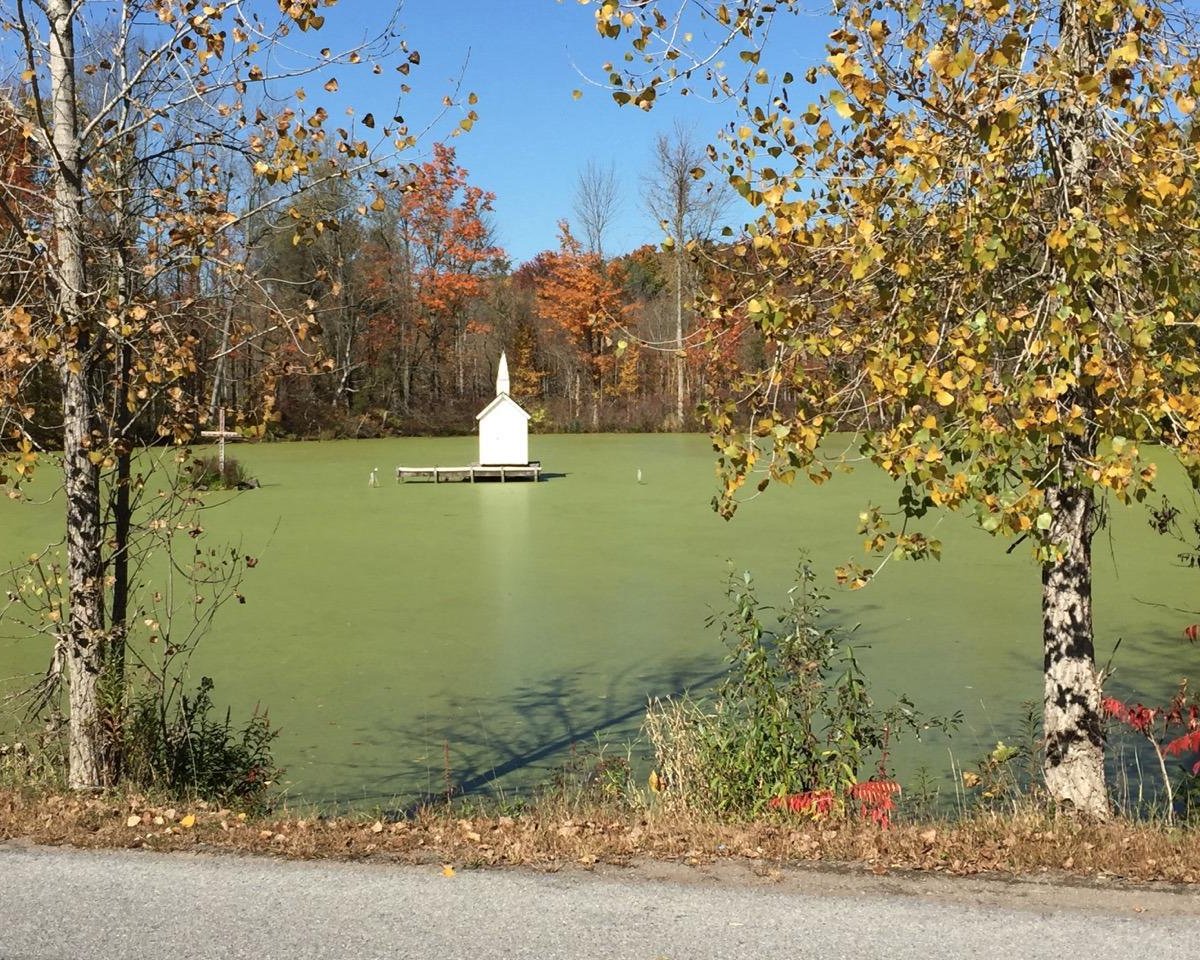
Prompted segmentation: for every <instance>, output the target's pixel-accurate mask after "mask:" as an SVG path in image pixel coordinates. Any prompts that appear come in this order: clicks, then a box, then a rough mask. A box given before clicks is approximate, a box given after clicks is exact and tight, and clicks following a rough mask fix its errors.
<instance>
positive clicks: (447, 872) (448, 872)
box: [442, 863, 454, 877]
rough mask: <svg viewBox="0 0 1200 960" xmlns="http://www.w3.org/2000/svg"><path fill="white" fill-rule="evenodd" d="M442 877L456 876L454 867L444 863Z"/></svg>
mask: <svg viewBox="0 0 1200 960" xmlns="http://www.w3.org/2000/svg"><path fill="white" fill-rule="evenodd" d="M442 876H443V877H452V876H454V868H453V867H452V866H450V864H448V863H443V864H442Z"/></svg>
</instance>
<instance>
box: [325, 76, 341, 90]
mask: <svg viewBox="0 0 1200 960" xmlns="http://www.w3.org/2000/svg"><path fill="white" fill-rule="evenodd" d="M337 88H338V82H337V78H336V77H331V78H330V80H329V82H328V83H326V84H325V89H326V90H327V91H328V92H329V93H337Z"/></svg>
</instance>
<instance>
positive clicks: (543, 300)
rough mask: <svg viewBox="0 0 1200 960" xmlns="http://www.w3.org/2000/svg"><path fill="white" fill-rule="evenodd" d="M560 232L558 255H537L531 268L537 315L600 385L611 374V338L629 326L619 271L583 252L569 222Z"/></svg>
mask: <svg viewBox="0 0 1200 960" xmlns="http://www.w3.org/2000/svg"><path fill="white" fill-rule="evenodd" d="M558 229H559V249H558V251H556V252H554V251H546V252H544V253H541V254H539V255H538V256H537V258H536V260H535V261H534V264H532V265H531V267H530V274H531V276H532V277H533V284H534V290H535V294H536V304H537V312H538V315H539V316H541V317H542V319H543V320H547V321H549V322H550V323H552V324H553V325H554V326H555V327H556V328H557V329H558V330H560V331H561V332H562V333H564V334H565V335H566V337H567V339H568V340H569V341H570V343H571V344H572V345H573V346H574V347H575V349H576V350H577V351H578V352H579V354H580V357H581V359H583V360H584V361H585V362H586V363H587V365H588V366H589V368H590V373H591V375H592V380H593V383H594V384H597V385H598V384H600V383H601V382H602V381H603V380H604V378H605V375H606V374H608V373H610V372H611V371H612V370H613V367H614V364H615V363H616V345H615V343H614V341H613V334H614V333H616V332H617V330H618V329H620V328H622V327H623V326H624V324H625V321H626V318H625V312H626V305H625V302H624V294H623V290H622V272H621V268H620V266H619V264H616V263H605V262H604V261H603V260H601V259H600V257H599V256H598V255H596V254H594V253H587V252H585V251H584V250H583V247H582V245H581V244H580V243H579V241H578V240H576V239H575V237H574V236H572V235H571V229H570V227H569V226H568V225H567V222H566V221H565V220H563V221H560V222H559V225H558Z"/></svg>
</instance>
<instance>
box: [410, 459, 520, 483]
mask: <svg viewBox="0 0 1200 960" xmlns="http://www.w3.org/2000/svg"><path fill="white" fill-rule="evenodd" d="M541 479H542V462H541V461H540V460H531V461H530V462H529V463H518V464H510V465H507V466H502V465H492V464H488V465H487V466H481V465H480V464H478V463H472V464H469V465H468V466H465V467H397V468H396V482H397V483H403V482H405V481H408V480H432V481H433V482H434V483H463V482H467V483H475V482H476V481H480V482H484V481H493V482H494V481H496V480H499V481H500V482H501V483H507V482H508V481H509V480H532V481H533V482H534V483H537V482H538V481H539V480H541Z"/></svg>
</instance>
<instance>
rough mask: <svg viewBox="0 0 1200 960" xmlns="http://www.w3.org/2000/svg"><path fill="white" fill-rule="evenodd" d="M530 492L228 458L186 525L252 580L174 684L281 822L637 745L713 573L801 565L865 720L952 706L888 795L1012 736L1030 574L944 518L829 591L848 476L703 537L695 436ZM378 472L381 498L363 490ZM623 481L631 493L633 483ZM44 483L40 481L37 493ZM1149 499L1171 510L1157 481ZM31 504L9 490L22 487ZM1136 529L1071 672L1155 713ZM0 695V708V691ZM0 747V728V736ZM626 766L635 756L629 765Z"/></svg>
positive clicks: (1034, 593) (844, 544)
mask: <svg viewBox="0 0 1200 960" xmlns="http://www.w3.org/2000/svg"><path fill="white" fill-rule="evenodd" d="M531 445H532V454H533V456H535V457H538V458H539V459H541V461H542V463H543V468H544V469H545V470H546V471H547V473H548V476H549V479H546V480H544V481H543V482H542V483H539V484H531V483H508V484H503V485H501V484H475V485H470V484H441V485H437V486H435V485H433V484H428V483H405V484H396V483H394V482H393V481H392V480H390V477H391V475H392V471H393V470H394V468H395V466H396V465H397V464H401V463H403V464H407V465H421V466H423V465H433V464H441V465H456V464H461V463H468V462H470V461H471V460H472V459H474V455H475V441H474V440H473V439H472V438H448V439H400V440H379V441H345V442H332V443H297V444H275V445H256V446H245V447H240V448H237V449H236V450H235V451H234V452H235V453H236V454H237V456H238V458H239V459H240V460H241V461H242V462H243V463H244V464H245V465H246V466H247V467H248V468H249V470H250V472H251V473H252V474H253V475H254V476H256V477H258V478H259V480H260V481H261V482H262V488H261V489H258V490H253V491H249V492H246V493H244V494H240V495H237V496H235V497H233V498H232V499H230V500H229V502H227V503H225V504H223V505H222V506H220V508H219V509H214V510H211V511H207V512H206V514H205V519H204V525H205V527H206V529H207V534H206V539H207V542H208V543H210V544H217V543H221V542H234V543H238V544H240V549H242V550H243V551H244V552H245V553H247V554H252V555H254V556H256V557H258V558H259V562H258V564H257V566H256V567H255V568H254V569H253V570H250V571H248V572H247V576H246V580H245V583H244V586H243V592H244V594H245V596H246V600H247V602H246V604H245V605H238V604H230V605H227V606H226V607H224V608H223V609H222V610H221V612H220V613H219V615H218V617H217V622H216V624H215V628H214V630H213V631H212V634H211V635H210V636H208V637H206V638H205V639H204V641H203V642H202V644H201V646H200V648H199V650H198V652H197V654H196V657H195V659H194V661H193V664H192V673H193V675H194V679H196V680H198V679H199V677H200V676H201V675H202V674H203V675H211V676H212V677H213V678H214V679H215V681H216V691H215V692H216V696H217V699H218V700H219V701H220V702H221V703H222V704H225V703H228V704H231V705H232V706H233V708H234V710H235V713H236V712H237V711H246V710H249V709H250V708H252V707H253V706H254V705H255V704H256V703H259V702H261V703H262V704H264V705H266V706H267V707H268V708H269V710H270V716H271V719H272V722H273V723H274V724H275V725H276V726H278V727H279V728H280V729H281V731H282V734H281V736H280V738H279V739H278V741H276V754H277V759H278V761H279V762H280V763H281V764H282V765H283V766H284V767H286V768H287V773H286V777H285V780H286V782H287V785H288V788H289V790H290V791H291V793H292V794H293V795H294V796H296V797H300V798H303V799H305V800H308V801H319V802H338V803H356V802H368V803H385V804H386V803H391V802H406V801H408V800H411V799H412V798H414V797H415V796H417V795H420V794H423V793H438V792H440V791H441V790H442V789H443V785H444V783H445V779H446V766H447V763H448V765H449V776H450V778H451V779H452V780H453V781H454V783H456V784H457V785H460V786H461V787H463V788H465V789H466V790H468V791H491V792H497V793H510V794H511V793H517V792H520V791H522V790H524V789H527V788H528V787H530V786H531V785H533V784H536V783H538V782H542V781H544V780H545V779H546V778H547V777H548V776H550V775H552V774H553V772H554V771H555V770H556V769H557V768H559V767H560V765H561V764H562V763H563V762H564V759H565V758H566V757H568V756H569V755H570V754H571V752H572V750H575V751H581V750H589V749H594V748H595V747H596V744H597V742H598V738H599V741H603V742H607V743H609V744H610V745H611V747H610V750H612V749H615V750H617V751H619V752H623V749H624V747H623V745H624V744H626V743H628V742H630V741H632V740H633V738H634V737H635V736H636V735H637V732H638V728H639V724H640V719H641V716H642V713H643V710H644V707H645V703H646V698H647V697H648V696H663V695H667V694H671V693H675V692H678V691H681V690H683V689H686V688H689V687H691V688H693V689H697V690H703V689H706V688H707V687H709V686H710V685H711V684H712V682H713V680H714V678H715V676H716V674H717V672H718V671H719V670H720V668H721V662H722V657H723V655H724V652H725V651H724V649H723V647H722V646H721V644H720V641H719V638H718V637H717V636H716V634H715V633H714V632H713V631H711V630H708V629H706V628H705V625H704V622H705V619H706V618H707V617H708V616H709V615H710V613H711V612H712V611H713V610H714V609H715V608H717V607H719V606H720V605H721V602H722V598H723V591H724V580H725V577H726V575H727V574H728V572H729V571H730V569H731V568H732V569H734V570H737V571H741V570H750V571H752V572H753V574H754V575H755V577H756V580H757V581H758V583H759V585H760V593H761V596H762V598H763V599H765V600H768V601H772V602H774V601H777V600H781V599H782V597H783V591H784V590H785V589H786V587H787V586H788V584H789V583H790V579H791V574H792V571H793V570H794V568H795V565H796V562H797V560H798V558H799V556H800V551H801V549H806V550H807V551H808V552H809V553H810V554H811V556H812V558H813V560H814V561H815V564H816V567H817V570H818V572H819V573H820V574H821V575H822V577H823V578H824V579H825V582H826V583H827V584H828V585H829V587H830V589H831V590H832V591H833V597H834V604H835V607H836V612H837V616H838V617H839V618H840V620H841V621H842V622H844V623H846V624H854V623H858V624H860V627H859V629H858V631H857V633H856V634H855V638H856V643H858V644H860V645H864V646H869V649H868V650H865V651H864V652H863V653H862V656H861V659H862V662H863V664H864V666H865V667H866V669H867V671H868V673H869V674H870V676H871V677H872V678H873V680H874V684H875V687H874V689H875V692H876V695H877V697H878V699H880V700H886V699H889V698H894V697H895V696H898V695H900V694H907V695H909V696H910V697H912V698H913V699H914V700H915V701H916V703H917V704H918V706H919V707H921V708H922V709H924V710H925V711H926V712H929V713H950V712H953V711H955V710H962V711H963V713H964V714H965V717H966V722H965V724H964V726H963V728H962V729H961V730H960V731H959V732H958V733H957V734H955V736H954V737H953V739H951V740H950V741H946V740H945V739H938V740H934V741H931V742H927V743H925V744H922V745H917V746H912V747H908V748H906V749H904V750H902V751H901V753H900V754H899V763H900V767H901V771H900V772H901V775H902V776H904V775H909V776H911V774H912V773H913V771H915V770H916V769H917V768H918V767H920V766H924V767H927V768H928V769H929V770H931V771H933V772H935V773H936V774H943V773H946V772H947V771H949V769H950V765H951V763H950V756H951V752H952V753H953V756H954V757H955V759H956V760H957V762H959V763H967V764H970V763H971V762H973V761H974V760H976V759H977V758H978V757H979V756H980V754H981V753H983V752H984V751H985V750H986V749H987V748H988V747H989V746H990V745H992V744H994V743H995V741H996V740H997V739H1011V738H1013V737H1014V736H1016V735H1017V733H1018V727H1019V723H1018V717H1019V715H1020V714H1021V712H1022V711H1021V704H1022V702H1023V701H1028V700H1036V699H1038V698H1039V697H1040V690H1041V675H1040V670H1041V651H1040V626H1039V602H1040V596H1039V575H1038V570H1037V568H1036V567H1035V565H1034V564H1033V563H1032V561H1031V560H1030V559H1029V557H1028V553H1027V551H1026V550H1025V549H1024V548H1023V547H1021V548H1018V549H1017V550H1016V551H1014V553H1013V554H1012V555H1006V554H1005V550H1004V544H1002V543H999V542H997V541H995V540H993V539H992V538H991V537H989V536H988V535H986V534H984V533H982V532H981V531H979V530H978V529H977V528H976V527H974V525H973V524H972V523H971V522H970V521H969V520H967V519H965V518H961V517H944V518H942V519H940V520H938V519H937V518H933V519H931V521H930V523H929V524H928V525H927V528H926V529H931V528H932V527H933V526H934V525H935V524H936V535H937V536H938V537H940V538H941V539H942V540H943V542H944V544H945V548H944V560H943V561H942V562H941V563H935V562H925V563H919V564H915V563H893V564H889V565H888V566H887V568H886V569H885V570H884V572H883V573H882V575H881V576H880V577H879V578H878V579H877V581H876V582H875V583H873V584H872V585H871V586H869V587H868V588H867V589H865V590H862V591H859V592H856V593H850V592H847V591H842V590H837V589H836V588H833V579H832V571H833V568H834V567H835V566H836V565H837V564H838V563H841V562H844V561H845V560H847V559H861V543H860V538H859V537H858V536H857V535H856V534H855V526H856V521H857V516H858V513H859V511H860V510H861V509H862V508H863V507H864V506H866V505H867V503H868V502H872V501H873V502H875V503H880V504H883V505H885V506H886V505H887V504H889V503H890V502H894V498H895V493H894V490H893V488H892V485H891V483H890V482H889V481H888V480H887V479H886V478H884V477H882V475H881V474H879V473H878V472H877V471H875V470H874V469H872V468H869V467H868V468H865V469H862V470H860V471H858V472H856V473H854V474H852V475H849V476H837V477H835V478H834V480H832V481H831V482H830V483H828V484H826V485H825V486H823V487H820V488H816V487H812V486H807V485H798V486H796V487H795V488H790V489H789V488H776V487H772V488H771V489H770V490H769V491H768V492H767V493H766V494H764V495H763V496H761V497H759V498H757V499H755V500H753V501H752V502H749V503H747V504H745V505H744V506H743V507H742V508H741V509H740V510H739V511H738V514H737V516H736V517H735V518H734V519H733V520H732V521H731V522H726V521H723V520H721V519H720V518H718V517H717V516H716V515H715V514H714V513H713V512H712V510H711V507H710V505H709V504H710V500H711V497H712V494H713V492H714V490H715V485H716V481H715V477H714V470H713V460H712V453H711V449H710V447H709V444H708V442H707V440H706V439H705V438H703V437H699V436H672V435H619V436H610V435H600V436H538V437H534V438H531ZM375 467H378V468H379V471H380V476H381V478H383V479H382V485H381V486H380V487H379V488H377V489H372V488H370V487H368V485H367V478H368V475H369V473H370V471H371V469H372V468H375ZM639 470H640V471H641V475H642V482H641V483H639V482H638V481H637V474H638V471H639ZM42 482H46V483H47V484H48V478H47V481H42ZM1163 483H1164V486H1165V487H1166V488H1168V489H1170V490H1171V491H1172V492H1175V493H1177V494H1179V495H1180V496H1181V497H1182V498H1183V499H1185V501H1186V502H1187V503H1192V499H1191V495H1190V493H1188V494H1186V495H1185V494H1183V493H1182V491H1184V490H1185V489H1186V484H1185V482H1184V480H1183V478H1182V475H1181V474H1180V473H1179V472H1178V471H1175V470H1173V469H1172V468H1169V467H1168V468H1167V469H1165V470H1164V480H1163ZM35 489H36V487H35ZM60 523H61V518H60V511H59V509H58V508H57V506H56V505H55V504H52V503H51V504H46V505H43V506H36V505H30V504H16V503H11V502H8V501H5V502H3V505H0V544H2V545H3V553H4V554H5V555H6V556H7V557H9V558H11V559H17V558H20V557H23V556H25V555H27V554H28V553H30V552H32V551H34V550H37V549H40V548H44V547H45V545H46V544H47V542H49V541H50V540H51V539H53V538H54V537H55V536H56V531H57V530H58V526H59V524H60ZM1172 555H1173V551H1172V545H1171V543H1169V542H1168V541H1166V540H1164V539H1162V538H1159V537H1158V536H1156V535H1155V534H1154V533H1153V532H1152V531H1151V530H1150V529H1149V526H1148V524H1147V522H1146V514H1145V511H1144V509H1143V508H1141V507H1135V508H1133V509H1131V510H1124V509H1120V508H1117V509H1115V510H1114V512H1113V515H1112V517H1111V520H1110V522H1109V524H1108V526H1107V527H1106V529H1105V530H1104V531H1103V532H1102V533H1101V534H1100V535H1099V536H1098V537H1097V540H1096V618H1097V637H1098V655H1099V657H1100V659H1101V660H1102V661H1103V660H1104V659H1106V658H1107V656H1108V654H1109V652H1110V651H1111V650H1112V648H1113V646H1114V644H1115V643H1116V641H1117V639H1118V638H1122V639H1123V642H1122V644H1121V648H1120V651H1119V654H1118V656H1117V658H1116V661H1115V662H1116V668H1117V673H1116V677H1115V679H1114V681H1113V684H1114V689H1116V690H1117V691H1118V692H1129V691H1136V693H1137V694H1138V695H1139V696H1142V697H1145V698H1148V699H1149V698H1154V697H1159V696H1163V695H1164V694H1167V693H1169V692H1170V690H1171V689H1172V688H1173V685H1174V683H1175V682H1176V679H1177V677H1178V675H1180V674H1182V673H1184V672H1186V671H1187V669H1188V667H1189V665H1190V664H1189V660H1191V659H1193V655H1192V654H1191V653H1189V651H1188V649H1187V648H1186V647H1184V646H1182V645H1181V644H1180V640H1179V637H1180V635H1181V630H1182V627H1183V626H1184V625H1185V623H1186V622H1189V620H1188V618H1187V616H1186V614H1183V613H1180V612H1177V610H1176V609H1173V608H1180V607H1184V608H1186V607H1189V606H1194V604H1192V603H1191V598H1193V597H1194V596H1195V586H1196V582H1195V578H1196V576H1197V575H1196V573H1195V572H1194V571H1191V570H1184V569H1181V568H1179V567H1177V566H1174V565H1173V564H1172V559H1171V558H1172ZM16 632H17V631H16V630H15V628H14V627H13V626H11V625H4V626H0V635H2V636H0V678H13V677H17V676H20V675H24V674H28V673H30V672H32V671H34V670H36V669H38V668H40V667H44V664H45V658H46V648H45V646H44V642H43V641H39V640H36V639H32V638H30V637H28V636H24V637H22V636H16V635H14V634H15V633H16ZM10 685H11V684H10ZM3 728H4V724H3V723H0V729H3ZM640 750H641V748H635V752H640Z"/></svg>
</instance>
